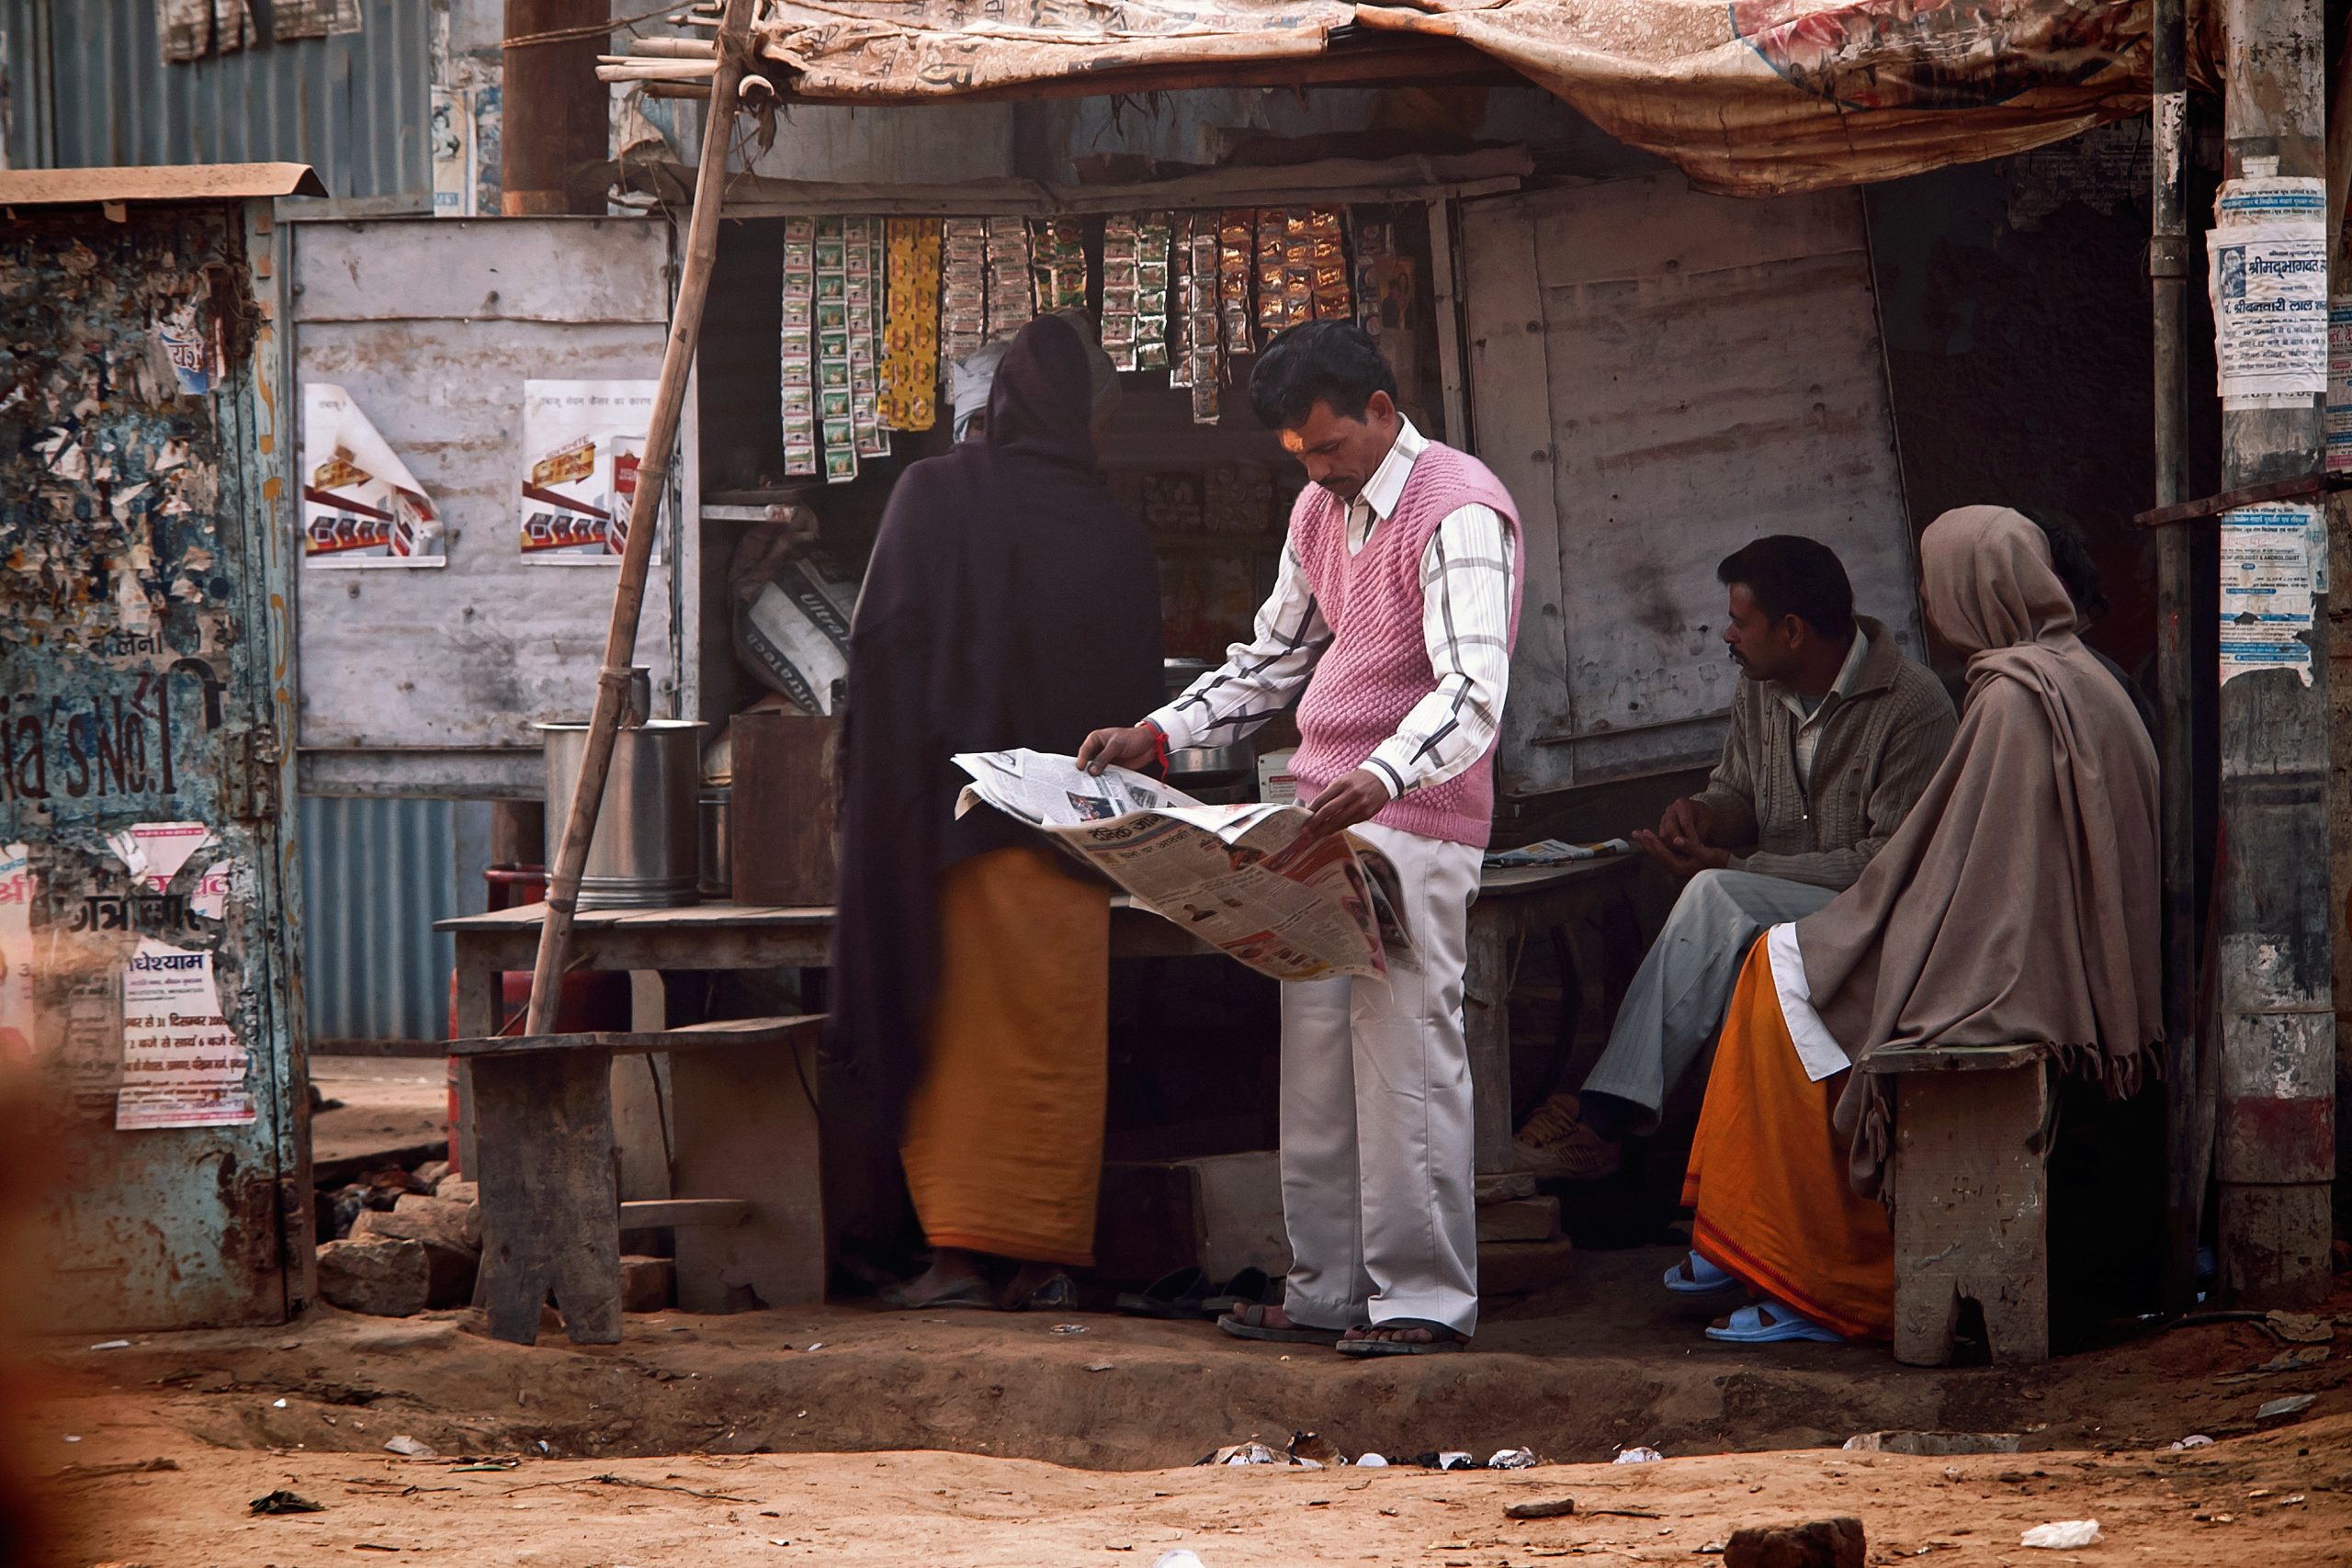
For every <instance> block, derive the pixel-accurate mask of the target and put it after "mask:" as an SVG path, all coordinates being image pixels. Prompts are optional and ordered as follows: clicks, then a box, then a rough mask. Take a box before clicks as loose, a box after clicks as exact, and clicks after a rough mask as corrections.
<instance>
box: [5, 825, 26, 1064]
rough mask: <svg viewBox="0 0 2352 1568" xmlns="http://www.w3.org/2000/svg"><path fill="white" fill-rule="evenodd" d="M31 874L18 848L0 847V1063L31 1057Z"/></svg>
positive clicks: (21, 1061) (21, 850) (19, 1060)
mask: <svg viewBox="0 0 2352 1568" xmlns="http://www.w3.org/2000/svg"><path fill="white" fill-rule="evenodd" d="M33 1038H34V1035H33V873H32V863H31V859H30V857H29V856H28V855H27V854H26V852H25V846H24V845H22V844H0V1064H5V1065H9V1066H22V1065H23V1064H25V1063H26V1062H28V1061H30V1060H31V1059H32V1054H33Z"/></svg>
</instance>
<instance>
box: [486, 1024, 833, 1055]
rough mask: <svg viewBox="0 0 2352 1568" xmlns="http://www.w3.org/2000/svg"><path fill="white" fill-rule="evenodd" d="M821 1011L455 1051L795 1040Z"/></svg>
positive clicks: (495, 1042) (519, 1037)
mask: <svg viewBox="0 0 2352 1568" xmlns="http://www.w3.org/2000/svg"><path fill="white" fill-rule="evenodd" d="M823 1022H824V1017H823V1015H822V1014H820V1013H809V1014H806V1015H804V1016H801V1017H798V1018H738V1019H728V1020H725V1021H721V1022H718V1023H690V1024H687V1025H685V1026H684V1027H683V1028H679V1029H654V1030H605V1031H598V1032H589V1033H581V1034H508V1035H492V1036H489V1037H487V1038H483V1039H475V1040H452V1041H451V1042H449V1048H448V1054H449V1055H452V1056H522V1055H529V1054H530V1053H532V1052H534V1051H609V1052H612V1053H613V1054H615V1055H624V1056H626V1055H645V1054H646V1053H649V1052H654V1051H690V1050H693V1049H694V1048H695V1047H696V1046H700V1045H731V1046H744V1045H777V1046H781V1045H789V1044H794V1043H798V1042H799V1041H801V1040H803V1039H805V1038H806V1037H807V1036H809V1035H810V1034H813V1033H815V1032H816V1031H817V1028H818V1026H819V1025H820V1024H822V1023H823Z"/></svg>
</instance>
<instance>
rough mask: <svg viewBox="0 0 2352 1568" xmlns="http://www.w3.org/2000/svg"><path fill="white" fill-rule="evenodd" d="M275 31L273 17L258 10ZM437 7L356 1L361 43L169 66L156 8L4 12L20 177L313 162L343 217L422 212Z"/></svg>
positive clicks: (87, 3) (279, 47) (61, 1)
mask: <svg viewBox="0 0 2352 1568" xmlns="http://www.w3.org/2000/svg"><path fill="white" fill-rule="evenodd" d="M254 9H255V15H256V17H257V18H258V19H260V20H262V22H263V30H264V32H265V34H266V32H267V8H266V6H256V7H255V8H254ZM431 9H432V8H431V7H430V6H427V5H426V4H425V0H360V14H361V20H362V28H361V30H360V31H359V32H357V33H355V34H352V35H349V36H347V37H342V38H327V39H299V40H295V41H291V42H288V43H282V44H280V43H272V42H269V41H268V40H267V39H266V37H265V39H264V41H263V42H262V44H261V45H260V46H259V47H257V48H254V49H247V50H242V51H238V52H237V53H234V54H226V55H212V56H209V57H207V58H206V59H203V60H198V61H192V62H187V63H186V64H178V65H166V64H164V60H163V55H162V52H161V51H160V50H159V49H158V48H157V45H156V37H155V6H154V0H0V17H5V18H6V31H7V48H8V76H9V83H10V87H11V96H12V97H13V98H14V100H15V102H14V105H13V108H14V116H13V118H14V120H15V126H14V130H13V133H12V135H11V137H10V146H9V149H8V152H9V159H10V162H11V163H13V164H17V165H19V166H40V165H47V166H51V167H56V168H77V167H84V166H92V165H120V164H242V163H266V162H275V161H284V162H292V163H303V164H311V166H312V167H314V168H315V169H317V170H318V172H319V177H320V178H321V179H322V180H324V181H325V182H326V186H327V191H328V193H329V195H330V196H332V197H334V199H335V200H336V201H337V202H338V203H341V204H356V205H357V206H358V207H359V208H360V209H365V210H379V211H419V212H422V211H424V210H426V209H429V208H430V207H431V205H432V198H433V166H432V161H431V156H430V153H429V151H428V149H427V146H426V142H425V132H426V129H427V122H428V120H429V118H430V117H429V114H428V110H427V99H428V95H427V85H428V82H429V78H430V71H431V63H430V59H429V55H430V43H429V39H430V28H429V26H428V23H429V21H430V12H431Z"/></svg>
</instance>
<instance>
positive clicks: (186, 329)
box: [155, 302, 219, 398]
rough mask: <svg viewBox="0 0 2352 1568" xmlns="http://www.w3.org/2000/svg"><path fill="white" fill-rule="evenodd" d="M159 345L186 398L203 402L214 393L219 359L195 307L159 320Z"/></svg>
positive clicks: (178, 309) (181, 308)
mask: <svg viewBox="0 0 2352 1568" xmlns="http://www.w3.org/2000/svg"><path fill="white" fill-rule="evenodd" d="M155 341H156V342H157V343H158V344H162V345H163V350H164V358H166V359H168V360H170V361H171V362H172V374H173V375H174V376H175V377H176V378H178V379H179V387H180V392H181V394H182V395H183V396H186V397H191V398H200V397H203V396H204V395H205V394H206V393H207V392H209V391H210V390H212V382H213V379H214V377H215V373H216V372H217V370H218V368H219V359H218V356H217V355H215V353H214V351H213V342H212V334H211V333H210V332H209V331H208V330H207V329H206V327H205V326H204V324H203V323H202V322H200V321H198V320H197V315H196V306H195V305H194V303H192V302H191V303H189V304H186V305H182V306H179V307H178V308H177V309H175V310H171V311H169V312H168V313H166V314H164V315H161V316H158V317H156V318H155Z"/></svg>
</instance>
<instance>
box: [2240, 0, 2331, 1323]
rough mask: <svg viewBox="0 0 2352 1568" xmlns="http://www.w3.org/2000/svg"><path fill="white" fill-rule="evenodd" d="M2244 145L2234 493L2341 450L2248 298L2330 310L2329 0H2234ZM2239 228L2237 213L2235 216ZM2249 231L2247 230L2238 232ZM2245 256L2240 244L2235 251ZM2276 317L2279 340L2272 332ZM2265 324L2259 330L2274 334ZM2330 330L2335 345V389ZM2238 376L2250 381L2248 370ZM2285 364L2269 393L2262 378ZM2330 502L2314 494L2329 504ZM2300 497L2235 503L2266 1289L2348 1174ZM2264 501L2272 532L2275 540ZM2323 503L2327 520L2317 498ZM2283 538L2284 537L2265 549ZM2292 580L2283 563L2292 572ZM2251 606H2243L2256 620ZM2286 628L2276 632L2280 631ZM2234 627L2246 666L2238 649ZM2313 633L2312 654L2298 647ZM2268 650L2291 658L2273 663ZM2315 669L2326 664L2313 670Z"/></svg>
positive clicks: (2245, 990) (2323, 731)
mask: <svg viewBox="0 0 2352 1568" xmlns="http://www.w3.org/2000/svg"><path fill="white" fill-rule="evenodd" d="M2223 11H2224V21H2225V26H2226V33H2227V37H2228V39H2229V43H2228V48H2227V49H2226V51H2224V53H2225V59H2226V68H2227V72H2228V76H2227V83H2226V101H2225V106H2224V113H2225V129H2226V132H2227V140H2228V150H2227V160H2228V161H2227V164H2225V166H2224V170H2223V175H2224V184H2223V186H2222V196H2221V200H2220V203H2219V206H2218V208H2217V213H2216V227H2215V231H2214V232H2213V234H2212V236H2211V244H2212V245H2213V247H2214V249H2215V251H2216V252H2217V262H2216V269H2217V274H2218V279H2219V281H2218V287H2217V288H2216V293H2217V299H2216V324H2217V330H2218V331H2219V333H2220V334H2221V342H2220V343H2219V344H2218V345H2217V346H2218V349H2219V352H2220V357H2221V360H2222V487H2223V489H2224V490H2225V491H2227V490H2238V489H2242V488H2244V487H2247V486H2253V485H2260V484H2266V483H2273V482H2277V481H2282V480H2294V479H2304V478H2306V477H2309V476H2313V475H2316V474H2317V473H2318V472H2319V471H2320V468H2321V467H2322V464H2323V461H2324V430H2323V403H2324V394H2321V393H2312V394H2311V395H2301V390H2299V389H2301V388H2302V387H2303V386H2304V383H2303V381H2302V379H2301V373H2302V372H2304V371H2306V370H2308V368H2309V364H2308V361H2309V352H2308V343H2307V342H2306V341H2304V340H2302V339H2301V338H2298V337H2297V336H2296V334H2295V333H2294V331H2293V330H2292V323H2293V322H2294V321H2295V320H2296V318H2295V317H2294V316H2293V315H2291V314H2289V313H2288V312H2292V311H2306V310H2308V307H2307V306H2304V305H2299V304H2292V303H2283V302H2282V303H2280V304H2278V305H2276V306H2266V307H2263V308H2262V309H2271V310H2277V311H2278V314H2277V315H2275V316H2272V317H2271V318H2270V320H2271V321H2274V322H2277V323H2278V324H2279V328H2280V330H2279V331H2277V332H2271V331H2270V329H2268V328H2267V327H2264V326H2263V325H2262V324H2261V321H2262V318H2261V316H2260V315H2259V313H2256V314H2254V315H2243V314H2233V311H2232V310H2230V309H2229V308H2228V307H2229V306H2230V304H2231V302H2232V299H2233V290H2234V291H2235V298H2237V299H2242V300H2252V299H2256V297H2257V295H2259V294H2261V293H2262V292H2263V291H2264V290H2267V289H2273V288H2276V289H2277V290H2278V296H2279V298H2280V299H2281V300H2282V301H2284V300H2286V299H2290V297H2292V296H2294V295H2295V294H2296V290H2297V288H2299V287H2301V285H2300V284H2297V283H2293V282H2282V281H2280V280H2281V279H2287V278H2290V277H2293V276H2296V269H2298V268H2300V269H2301V276H2304V277H2308V276H2309V265H2310V259H2311V258H2312V257H2317V258H2318V260H2319V269H2320V270H2319V274H2318V278H2319V285H2320V291H2321V295H2322V299H2321V305H2322V320H2323V321H2324V277H2325V261H2324V255H2325V253H2324V249H2315V248H2314V247H2316V246H2324V243H2325V242H2324V227H2325V221H2324V218H2325V214H2324V209H2325V198H2326V181H2325V176H2326V173H2327V165H2326V141H2327V136H2326V113H2325V101H2324V96H2323V93H2322V87H2321V83H2322V80H2323V78H2324V60H2325V42H2324V39H2325V16H2324V6H2323V5H2322V3H2321V0H2224V6H2223ZM2233 225H2234V226H2235V227H2234V228H2233ZM2236 238H2244V239H2245V240H2246V243H2245V245H2244V246H2242V247H2233V244H2232V242H2233V239H2236ZM2233 251H2234V254H2233ZM2265 333H2267V334H2268V335H2267V336H2266V335H2263V334H2265ZM2257 338H2258V339H2259V341H2258V342H2257V341H2256V340H2257ZM2233 365H2234V366H2235V367H2236V373H2237V374H2238V375H2239V377H2240V379H2238V380H2236V381H2234V382H2233ZM2319 371H2320V385H2321V387H2322V388H2324V384H2325V354H2324V333H2323V335H2322V352H2321V353H2320V355H2319ZM2266 376H2267V377H2268V378H2269V385H2268V386H2267V388H2266V387H2265V386H2264V385H2263V384H2262V383H2263V379H2264V378H2265V377H2266ZM2309 500H2310V502H2311V503H2312V507H2313V508H2315V507H2316V504H2317V502H2318V500H2319V498H2318V496H2317V495H2316V494H2313V495H2312V496H2311V497H2310V498H2309ZM2297 510H2298V509H2297V508H2294V507H2288V508H2283V509H2282V508H2278V507H2269V508H2264V507H2247V508H2242V509H2240V510H2238V511H2234V512H2230V513H2223V515H2222V593H2223V604H2222V613H2223V615H2224V621H2223V628H2222V630H2223V663H2222V691H2221V743H2222V759H2221V761H2222V799H2221V807H2222V845H2221V858H2222V867H2223V869H2222V877H2221V886H2220V905H2221V908H2220V937H2221V942H2220V951H2221V976H2220V984H2221V1004H2222V1036H2221V1044H2222V1085H2221V1089H2222V1094H2221V1117H2220V1126H2219V1131H2218V1147H2217V1149H2216V1168H2217V1170H2218V1173H2219V1175H2220V1179H2221V1216H2220V1218H2221V1242H2222V1247H2221V1251H2222V1287H2223V1289H2224V1290H2225V1291H2227V1292H2230V1293H2232V1294H2233V1295H2234V1296H2236V1297H2238V1298H2240V1299H2242V1300H2245V1301H2247V1302H2250V1303H2264V1304H2291V1303H2307V1302H2310V1301H2314V1300H2316V1299H2318V1298H2319V1297H2320V1296H2322V1295H2324V1294H2325V1292H2326V1291H2327V1289H2328V1287H2329V1283H2330V1274H2329V1258H2328V1240H2329V1224H2328V1221H2329V1213H2328V1205H2329V1198H2330V1186H2331V1183H2332V1180H2333V1179H2334V1176H2335V1001H2334V993H2333V987H2332V980H2331V969H2332V966H2333V956H2334V940H2333V931H2332V928H2333V915H2334V905H2335V898H2334V895H2333V892H2332V890H2331V888H2330V886H2329V880H2328V864H2329V859H2328V830H2327V811H2326V803H2327V784H2328V762H2329V746H2328V704H2327V684H2326V679H2325V673H2326V660H2325V652H2324V633H2323V632H2322V631H2321V630H2320V629H2319V628H2322V627H2324V626H2326V624H2327V617H2326V599H2325V596H2324V593H2321V592H2317V590H2318V589H2319V587H2320V586H2321V584H2322V583H2324V577H2316V578H2315V573H2314V569H2316V570H2317V571H2318V572H2324V559H2325V556H2324V549H2322V550H2321V551H2319V552H2318V558H2317V559H2316V560H2314V559H2312V554H2313V552H2312V549H2311V544H2312V536H2310V535H2308V534H2307V535H2305V536H2304V544H2303V547H2302V551H2301V556H2300V559H2301V561H2302V563H2303V565H2302V569H2301V570H2302V573H2303V576H2302V583H2303V586H2304V587H2306V588H2308V589H2311V590H2312V591H2313V592H2311V593H2310V595H2309V597H2307V598H2303V599H2301V601H2300V603H2301V605H2302V608H2303V612H2304V615H2303V620H2304V624H2303V625H2302V626H2301V628H2300V629H2298V628H2296V627H2295V626H2293V625H2292V624H2291V622H2292V612H2293V609H2294V605H2295V604H2296V603H2297V599H2296V591H2295V586H2294V584H2293V582H2292V581H2290V579H2291V577H2292V573H2293V570H2294V569H2293V566H2292V560H2293V559H2294V558H2293V557H2286V558H2284V559H2286V561H2287V562H2288V564H2286V565H2284V566H2282V565H2281V564H2280V562H2281V560H2282V556H2281V554H2280V553H2279V552H2281V551H2282V550H2284V549H2286V548H2287V541H2288V540H2289V539H2290V537H2291V532H2290V530H2291V527H2292V525H2293V523H2292V517H2293V514H2295V513H2297ZM2257 514H2264V515H2267V520H2268V525H2269V526H2270V527H2271V528H2272V530H2273V532H2272V534H2271V536H2270V537H2269V539H2268V540H2267V541H2261V542H2258V541H2257V539H2256V531H2257V529H2258V528H2259V527H2260V526H2261V525H2262V522H2263V517H2262V516H2258V515H2257ZM2304 514H2310V513H2308V512H2306V513H2304ZM2266 552H2267V553H2266ZM2266 572H2267V573H2269V574H2271V575H2270V576H2269V577H2268V578H2267V581H2271V582H2272V583H2274V584H2275V585H2277V591H2278V592H2279V593H2280V594H2282V595H2283V597H2281V598H2280V599H2278V608H2279V609H2281V610H2284V611H2287V612H2289V614H2288V615H2285V616H2283V617H2280V618H2278V623H2277V624H2276V625H2275V626H2260V625H2257V624H2256V621H2255V618H2254V616H2253V615H2252V614H2251V613H2250V612H2248V611H2247V610H2246V608H2245V606H2246V604H2247V603H2248V601H2246V600H2245V599H2241V600H2239V601H2238V603H2237V604H2235V605H2234V606H2233V604H2232V600H2231V592H2232V587H2233V583H2239V584H2242V583H2245V582H2250V581H2256V580H2257V579H2259V578H2260V577H2261V575H2262V574H2263V573H2266ZM2282 574H2283V575H2282ZM2241 617H2243V618H2241ZM2266 638H2267V639H2269V640H2268V641H2267V642H2265V641H2264V640H2263V639H2266ZM2233 640H2235V641H2236V642H2237V644H2238V647H2239V649H2240V655H2241V656H2242V657H2244V658H2245V660H2246V662H2245V663H2244V664H2233V653H2232V643H2233ZM2297 643H2301V658H2300V659H2298V657H2297V652H2296V646H2295V645H2296V644H2297ZM2263 660H2269V661H2271V662H2272V663H2274V664H2276V665H2279V666H2283V667H2270V668H2265V667H2261V664H2262V661H2263ZM2313 675H2317V676H2318V679H2317V680H2313V679H2312V676H2313Z"/></svg>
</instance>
